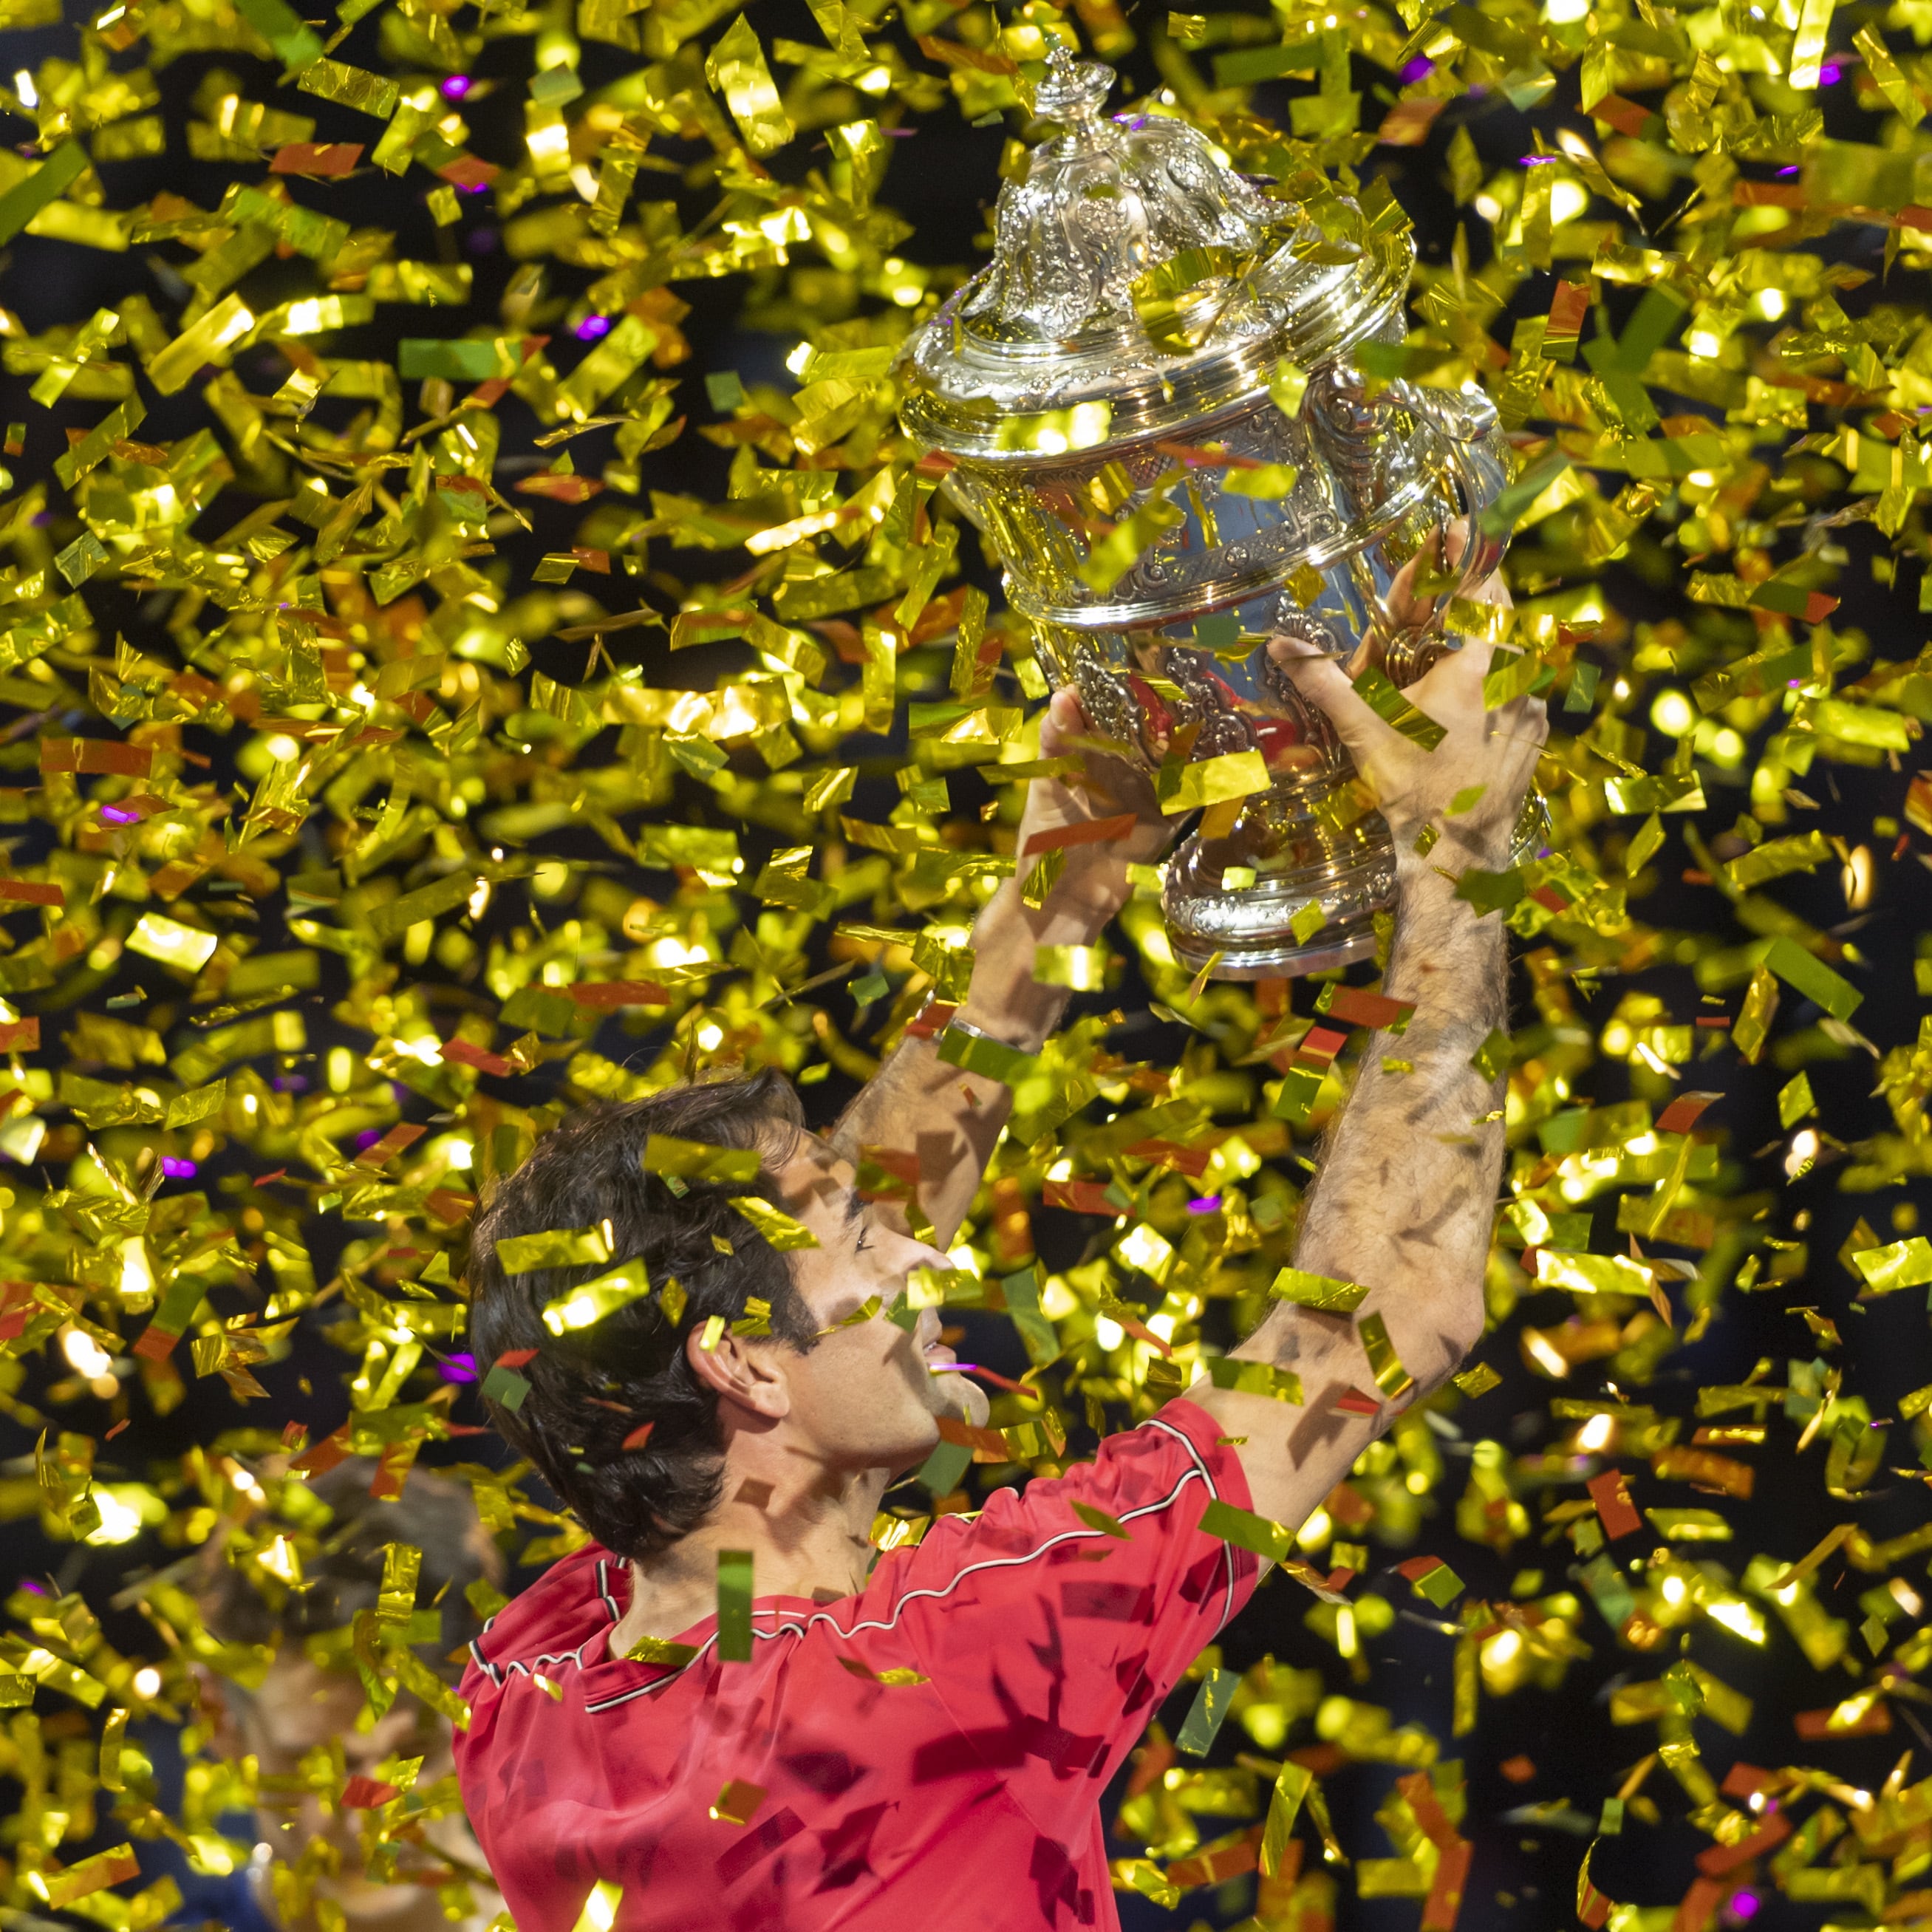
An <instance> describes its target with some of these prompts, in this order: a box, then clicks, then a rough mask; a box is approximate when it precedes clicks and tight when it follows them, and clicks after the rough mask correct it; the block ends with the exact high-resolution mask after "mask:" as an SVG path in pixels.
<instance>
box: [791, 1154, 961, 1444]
mask: <svg viewBox="0 0 1932 1932" xmlns="http://www.w3.org/2000/svg"><path fill="white" fill-rule="evenodd" d="M775 1179H776V1181H777V1182H778V1189H779V1191H780V1193H781V1194H782V1196H784V1202H785V1205H786V1207H787V1209H788V1210H789V1211H790V1213H791V1214H792V1215H793V1217H795V1218H796V1220H799V1221H801V1222H802V1223H804V1225H805V1226H806V1227H807V1228H808V1229H810V1230H811V1232H812V1233H813V1234H814V1235H815V1236H816V1237H817V1241H818V1246H817V1247H815V1248H805V1249H801V1250H795V1251H794V1252H793V1253H792V1254H791V1255H790V1256H789V1257H788V1259H790V1262H791V1266H792V1279H793V1281H794V1283H796V1285H797V1288H798V1292H799V1295H801V1296H802V1298H803V1299H804V1301H805V1307H806V1310H807V1311H808V1313H809V1315H810V1317H811V1323H812V1325H813V1327H814V1328H816V1329H817V1330H819V1331H821V1337H820V1341H819V1343H818V1345H817V1347H816V1348H814V1349H813V1350H812V1351H811V1353H810V1354H809V1355H797V1354H796V1353H794V1352H792V1351H790V1350H789V1349H787V1350H785V1352H784V1376H785V1380H786V1383H787V1388H788V1390H789V1393H790V1405H791V1406H790V1418H789V1420H790V1424H791V1426H792V1427H793V1429H795V1430H796V1431H797V1432H798V1433H799V1435H800V1436H802V1438H803V1440H804V1444H805V1445H806V1447H807V1451H808V1453H811V1454H816V1455H817V1456H818V1457H821V1458H822V1459H823V1461H824V1463H825V1464H826V1466H827V1468H828V1469H833V1470H856V1469H889V1470H890V1471H891V1472H892V1473H893V1474H894V1475H898V1474H900V1473H901V1472H904V1471H905V1470H907V1469H916V1468H917V1467H918V1466H919V1464H920V1463H922V1462H924V1461H925V1460H926V1457H928V1456H929V1455H930V1454H932V1450H933V1448H934V1447H935V1445H936V1444H937V1443H938V1440H939V1430H938V1418H940V1417H941V1416H942V1415H952V1416H962V1417H964V1418H966V1420H968V1421H971V1422H974V1423H983V1422H984V1421H986V1414H987V1409H986V1397H985V1396H984V1395H983V1394H982V1393H981V1392H980V1390H979V1389H978V1388H976V1387H975V1386H974V1385H973V1384H972V1383H971V1382H968V1380H967V1379H966V1378H965V1376H961V1375H955V1374H952V1373H947V1365H948V1364H950V1363H952V1362H953V1361H955V1360H956V1358H955V1356H954V1355H953V1351H952V1350H951V1349H949V1348H947V1347H946V1346H944V1344H943V1343H941V1340H940V1339H939V1313H938V1310H936V1309H932V1308H928V1309H923V1310H921V1311H920V1313H919V1319H918V1322H917V1325H916V1327H915V1328H913V1330H912V1331H911V1332H910V1334H908V1333H907V1331H906V1330H904V1329H903V1328H901V1327H899V1325H898V1323H897V1322H889V1321H888V1320H887V1319H886V1313H885V1311H886V1310H887V1309H889V1308H890V1307H892V1304H893V1303H894V1302H895V1301H896V1300H897V1299H898V1296H899V1293H900V1292H901V1289H904V1286H905V1285H906V1277H907V1276H908V1275H909V1274H910V1273H911V1271H913V1269H914V1268H945V1267H947V1266H948V1265H949V1264H948V1262H947V1259H946V1257H945V1256H944V1254H942V1253H941V1252H940V1251H939V1250H938V1249H937V1248H934V1247H929V1246H928V1245H927V1244H926V1243H925V1242H923V1241H914V1240H913V1238H911V1237H910V1235H904V1234H900V1233H898V1232H895V1231H894V1230H893V1229H892V1228H891V1227H890V1226H887V1225H886V1223H885V1222H884V1220H883V1217H880V1216H875V1215H874V1213H873V1211H872V1210H871V1208H869V1207H868V1205H867V1204H866V1203H865V1202H862V1201H861V1200H860V1199H859V1197H858V1196H857V1194H856V1193H854V1192H853V1172H852V1168H851V1165H850V1163H849V1162H847V1161H844V1160H841V1159H839V1158H838V1157H837V1156H836V1155H835V1154H833V1153H832V1151H831V1150H830V1148H828V1147H827V1146H826V1145H825V1143H824V1142H823V1141H820V1140H819V1139H816V1138H815V1137H814V1136H809V1135H801V1136H799V1139H798V1142H797V1143H796V1148H795V1149H794V1150H793V1152H792V1154H791V1155H790V1157H789V1158H788V1159H787V1160H785V1161H784V1163H782V1164H781V1165H780V1166H778V1168H777V1169H775ZM875 1296H876V1297H877V1301H878V1304H879V1312H878V1313H877V1314H875V1315H874V1316H871V1318H870V1319H868V1320H865V1321H856V1322H853V1323H852V1324H851V1325H850V1327H841V1326H840V1324H841V1323H843V1322H844V1321H845V1319H846V1318H847V1316H851V1315H853V1314H854V1313H856V1311H857V1310H859V1309H860V1308H862V1307H863V1306H864V1305H865V1303H866V1302H867V1301H870V1300H871V1299H872V1298H874V1297H875ZM827 1330H829V1331H831V1332H830V1333H829V1334H826V1333H823V1331H827ZM781 1346H782V1345H781Z"/></svg>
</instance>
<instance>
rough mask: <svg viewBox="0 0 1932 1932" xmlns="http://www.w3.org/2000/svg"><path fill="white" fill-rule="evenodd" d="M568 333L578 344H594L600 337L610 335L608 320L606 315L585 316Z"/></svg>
mask: <svg viewBox="0 0 1932 1932" xmlns="http://www.w3.org/2000/svg"><path fill="white" fill-rule="evenodd" d="M609 334H610V317H608V316H607V315H586V317H584V318H583V320H582V321H581V322H580V323H578V324H577V326H576V327H575V328H574V329H572V330H571V335H574V336H575V337H576V338H577V341H580V342H595V341H596V340H597V338H598V337H599V336H600V335H609Z"/></svg>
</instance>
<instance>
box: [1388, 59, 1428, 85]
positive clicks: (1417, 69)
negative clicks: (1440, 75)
mask: <svg viewBox="0 0 1932 1932" xmlns="http://www.w3.org/2000/svg"><path fill="white" fill-rule="evenodd" d="M1435 71H1436V63H1435V62H1433V60H1431V59H1430V58H1429V56H1428V55H1427V54H1418V55H1417V56H1416V57H1415V59H1414V60H1412V61H1411V62H1409V65H1408V66H1406V68H1403V71H1401V73H1400V74H1397V76H1396V78H1397V80H1400V82H1402V83H1403V85H1404V86H1408V85H1409V83H1412V82H1414V81H1418V80H1424V79H1426V78H1427V77H1428V76H1429V75H1430V74H1433V73H1434V72H1435Z"/></svg>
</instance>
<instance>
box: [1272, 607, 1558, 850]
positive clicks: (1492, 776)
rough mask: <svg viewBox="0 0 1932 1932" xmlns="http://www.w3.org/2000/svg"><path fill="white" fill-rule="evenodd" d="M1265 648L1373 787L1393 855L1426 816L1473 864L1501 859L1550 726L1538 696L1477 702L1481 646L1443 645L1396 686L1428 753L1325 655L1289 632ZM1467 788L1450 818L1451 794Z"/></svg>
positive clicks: (1485, 658)
mask: <svg viewBox="0 0 1932 1932" xmlns="http://www.w3.org/2000/svg"><path fill="white" fill-rule="evenodd" d="M1491 586H1493V589H1492V588H1491ZM1484 591H1485V592H1488V593H1489V594H1488V596H1487V598H1486V599H1485V600H1484V601H1507V600H1508V594H1509V593H1508V592H1507V591H1506V590H1505V589H1503V588H1502V585H1501V583H1499V581H1498V580H1496V579H1495V578H1493V577H1492V578H1490V579H1489V580H1487V582H1486V583H1485V584H1484ZM1479 594H1480V593H1479ZM1268 650H1269V653H1270V655H1271V656H1272V657H1273V658H1274V660H1275V661H1276V662H1277V664H1280V666H1281V667H1282V668H1283V670H1286V672H1287V673H1288V674H1289V676H1290V677H1292V679H1294V680H1295V685H1296V686H1297V688H1298V689H1299V690H1300V691H1301V694H1302V695H1303V696H1304V697H1306V698H1307V699H1308V700H1310V702H1311V703H1314V704H1316V705H1319V706H1320V707H1321V709H1322V710H1324V711H1325V712H1327V713H1328V717H1329V719H1330V721H1331V722H1332V723H1333V724H1334V727H1335V730H1336V733H1337V736H1339V737H1340V739H1341V740H1342V742H1343V745H1346V747H1347V748H1348V751H1349V756H1350V757H1352V758H1353V759H1354V760H1355V769H1357V771H1358V772H1360V773H1361V775H1362V777H1363V778H1364V781H1366V782H1367V785H1368V787H1369V788H1370V790H1371V791H1373V793H1375V796H1376V805H1377V807H1378V808H1379V810H1380V811H1381V812H1382V816H1383V817H1385V819H1387V820H1388V825H1389V829H1390V831H1391V832H1393V833H1394V835H1395V840H1396V845H1397V850H1398V852H1403V851H1406V850H1409V849H1411V848H1412V847H1413V846H1414V844H1415V839H1416V835H1418V833H1419V832H1421V829H1422V828H1423V826H1424V825H1426V824H1429V823H1434V825H1435V826H1436V829H1437V830H1438V831H1439V832H1441V833H1442V835H1443V836H1444V837H1445V838H1448V839H1451V840H1453V841H1454V842H1455V844H1457V845H1459V846H1460V847H1462V848H1463V850H1464V852H1465V853H1466V854H1467V855H1468V856H1469V858H1471V859H1473V860H1474V861H1475V862H1477V863H1478V864H1483V865H1496V864H1500V863H1501V862H1502V861H1503V860H1504V859H1506V858H1507V857H1508V853H1509V846H1510V834H1511V831H1512V830H1513V829H1514V826H1515V824H1516V821H1517V814H1518V813H1519V812H1520V811H1521V809H1522V807H1523V798H1524V796H1525V794H1526V793H1527V792H1528V791H1529V784H1530V780H1531V779H1532V777H1533V776H1534V775H1535V771H1536V760H1537V757H1538V754H1539V753H1540V752H1541V750H1542V748H1543V742H1544V739H1545V738H1546V737H1547V736H1548V735H1549V731H1550V724H1549V720H1548V718H1547V716H1546V715H1545V714H1544V705H1543V700H1542V699H1541V698H1540V697H1517V698H1513V699H1511V701H1510V702H1509V703H1507V704H1505V705H1503V706H1500V707H1499V709H1496V710H1494V711H1490V710H1487V709H1485V708H1484V703H1483V679H1484V676H1485V675H1486V674H1487V670H1488V667H1489V658H1490V652H1489V651H1488V649H1487V648H1486V647H1485V646H1482V645H1481V644H1476V643H1471V644H1466V645H1465V646H1463V648H1462V649H1460V650H1452V651H1449V652H1446V653H1445V655H1443V656H1442V658H1440V659H1439V661H1437V662H1436V664H1434V665H1433V666H1432V667H1430V670H1428V671H1427V673H1424V676H1421V677H1420V678H1418V679H1417V680H1416V681H1415V683H1413V684H1412V685H1409V688H1407V690H1406V691H1404V692H1403V696H1404V697H1406V698H1407V699H1408V700H1409V702H1410V703H1412V704H1413V705H1414V706H1415V707H1416V709H1418V711H1421V712H1423V713H1424V715H1426V716H1427V717H1428V718H1431V719H1432V720H1433V721H1434V722H1435V723H1436V724H1440V725H1441V726H1442V727H1443V729H1444V730H1445V733H1446V734H1447V735H1446V736H1445V737H1444V738H1443V739H1442V742H1440V743H1439V744H1438V745H1436V748H1434V750H1433V751H1428V750H1425V749H1424V748H1423V747H1422V746H1421V745H1418V743H1417V742H1415V739H1412V738H1409V737H1406V736H1404V735H1403V733H1401V732H1400V731H1398V730H1397V729H1396V728H1395V727H1394V725H1392V724H1388V723H1387V722H1385V721H1384V720H1383V719H1382V718H1379V717H1378V716H1377V715H1376V713H1375V712H1373V711H1372V710H1371V709H1370V708H1369V706H1368V705H1367V703H1365V702H1364V700H1362V698H1361V697H1359V696H1358V694H1357V693H1356V691H1355V688H1354V687H1353V686H1352V684H1351V683H1350V682H1349V677H1348V675H1347V673H1346V672H1345V671H1344V670H1343V669H1342V667H1341V666H1340V665H1339V664H1336V663H1335V662H1334V661H1333V660H1332V659H1331V658H1325V657H1322V656H1319V655H1316V653H1315V652H1313V650H1312V649H1310V647H1309V646H1307V645H1305V644H1303V643H1301V642H1300V640H1297V639H1294V638H1288V637H1277V638H1276V639H1275V640H1274V642H1272V643H1271V644H1270V645H1269V646H1268ZM1472 793H1473V794H1475V796H1474V797H1473V799H1471V802H1468V803H1466V804H1465V805H1464V806H1463V809H1462V810H1460V811H1457V812H1455V813H1454V814H1453V815H1452V814H1451V806H1452V805H1454V804H1455V803H1456V802H1457V799H1459V798H1465V799H1468V798H1469V797H1470V795H1471V794H1472Z"/></svg>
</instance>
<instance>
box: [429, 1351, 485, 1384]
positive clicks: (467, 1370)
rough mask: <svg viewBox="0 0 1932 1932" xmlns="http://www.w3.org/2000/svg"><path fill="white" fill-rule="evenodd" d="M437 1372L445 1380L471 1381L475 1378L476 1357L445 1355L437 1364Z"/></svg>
mask: <svg viewBox="0 0 1932 1932" xmlns="http://www.w3.org/2000/svg"><path fill="white" fill-rule="evenodd" d="M437 1373H439V1374H440V1376H442V1377H443V1380H444V1381H445V1382H474V1381H475V1379H476V1358H475V1356H474V1355H445V1356H444V1357H443V1359H442V1361H440V1363H439V1364H438V1365H437Z"/></svg>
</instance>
